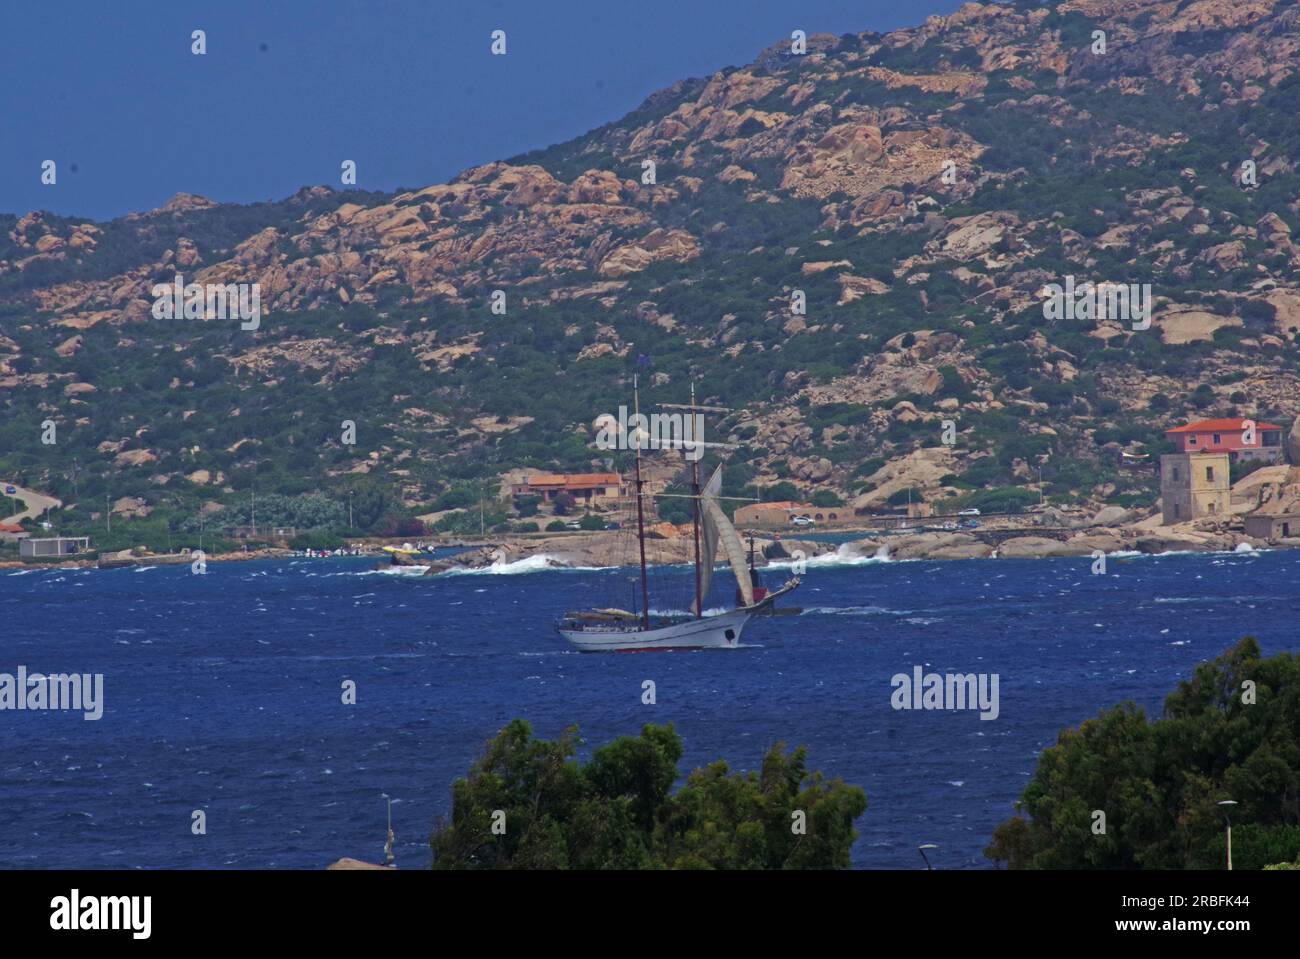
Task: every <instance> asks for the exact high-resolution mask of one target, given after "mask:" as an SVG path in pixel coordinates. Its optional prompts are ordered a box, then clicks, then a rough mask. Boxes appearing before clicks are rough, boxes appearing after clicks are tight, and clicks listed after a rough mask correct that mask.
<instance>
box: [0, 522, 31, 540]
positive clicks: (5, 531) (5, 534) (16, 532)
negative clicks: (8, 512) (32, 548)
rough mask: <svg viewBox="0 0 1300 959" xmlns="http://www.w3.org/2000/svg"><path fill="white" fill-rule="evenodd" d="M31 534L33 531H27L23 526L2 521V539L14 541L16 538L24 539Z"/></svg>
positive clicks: (0, 531)
mask: <svg viewBox="0 0 1300 959" xmlns="http://www.w3.org/2000/svg"><path fill="white" fill-rule="evenodd" d="M31 535H32V534H31V533H29V532H27V530H25V529H23V528H22V527H21V526H15V525H14V524H13V523H0V540H8V541H10V542H12V541H14V540H20V539H24V538H25V537H28V536H31Z"/></svg>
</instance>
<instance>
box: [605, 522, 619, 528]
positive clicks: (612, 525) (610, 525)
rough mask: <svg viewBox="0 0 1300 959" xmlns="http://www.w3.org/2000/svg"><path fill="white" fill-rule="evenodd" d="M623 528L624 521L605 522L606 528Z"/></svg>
mask: <svg viewBox="0 0 1300 959" xmlns="http://www.w3.org/2000/svg"><path fill="white" fill-rule="evenodd" d="M622 528H623V524H622V523H606V524H605V529H622Z"/></svg>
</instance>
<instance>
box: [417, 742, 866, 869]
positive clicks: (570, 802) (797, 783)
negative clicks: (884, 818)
mask: <svg viewBox="0 0 1300 959" xmlns="http://www.w3.org/2000/svg"><path fill="white" fill-rule="evenodd" d="M577 745H578V739H577V730H576V728H570V729H568V730H566V731H565V732H564V733H563V734H562V735H561V736H560V737H559V738H558V739H556V740H554V741H546V740H541V739H535V738H534V737H533V734H532V727H531V726H530V725H529V724H528V723H527V722H525V721H524V720H521V719H516V720H514V721H512V722H511V723H510V724H509V725H507V726H506V727H505V728H504V729H503V730H501V732H500V733H499V734H498V735H497V736H496V738H495V739H493V740H492V741H491V742H490V743H488V746H487V751H486V753H485V754H484V756H483V758H482V759H480V760H479V761H478V762H476V763H475V764H474V767H473V768H472V769H471V770H470V774H469V776H468V777H467V778H465V779H459V780H457V781H456V783H455V784H454V785H453V787H452V813H451V821H450V822H444V823H440V824H439V826H438V828H437V829H436V830H435V831H434V833H433V837H432V839H431V843H430V844H431V847H432V850H433V866H434V868H435V869H843V868H847V867H848V865H849V849H850V848H851V847H852V845H853V842H854V840H855V839H856V838H857V835H858V834H857V831H856V830H855V829H854V828H853V822H854V820H855V819H857V818H858V817H859V816H861V815H862V814H863V813H864V812H865V811H866V808H867V797H866V794H865V793H864V792H863V791H862V789H860V788H859V787H857V786H849V785H846V784H845V783H844V782H842V781H841V780H838V779H835V780H827V779H826V778H825V777H824V776H823V775H822V774H821V773H820V772H812V773H810V772H809V771H808V769H807V766H806V764H805V760H806V756H805V750H804V749H803V748H799V749H796V750H794V751H793V752H790V753H786V751H785V748H784V745H783V744H781V743H778V744H776V745H774V746H773V747H772V748H771V750H769V751H768V753H767V755H766V756H765V757H764V759H763V765H762V769H761V770H760V771H759V772H758V773H753V772H746V773H733V772H731V770H730V769H729V767H728V766H727V764H726V763H725V762H722V761H718V762H715V763H712V764H711V765H709V766H708V767H706V768H704V769H697V770H695V771H694V772H692V773H691V774H690V776H689V777H687V780H686V782H685V784H684V785H683V786H682V787H681V788H680V789H679V790H678V791H677V792H676V793H673V792H672V787H673V783H675V782H676V781H677V777H678V771H677V763H678V761H679V760H680V759H681V757H682V754H683V749H682V740H681V737H680V736H678V735H677V732H676V730H675V729H674V728H673V726H672V725H671V724H669V725H667V726H655V725H646V726H644V727H642V729H641V733H640V735H639V736H636V737H632V736H622V737H619V738H618V739H616V740H614V741H613V742H612V743H609V744H608V745H606V746H602V747H600V748H598V749H596V750H595V751H594V752H593V754H592V757H591V760H590V761H589V762H588V763H586V764H585V765H583V764H581V763H579V762H578V761H576V760H575V759H574V756H575V754H576V751H577ZM502 814H504V819H502V818H501V815H502ZM494 820H495V821H496V822H497V823H503V824H504V826H503V827H502V826H498V828H497V830H496V831H494V830H493V823H494Z"/></svg>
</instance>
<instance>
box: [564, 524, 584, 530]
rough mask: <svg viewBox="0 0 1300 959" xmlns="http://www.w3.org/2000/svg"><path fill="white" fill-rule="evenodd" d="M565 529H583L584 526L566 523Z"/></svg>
mask: <svg viewBox="0 0 1300 959" xmlns="http://www.w3.org/2000/svg"><path fill="white" fill-rule="evenodd" d="M564 528H565V529H582V524H581V523H565V524H564Z"/></svg>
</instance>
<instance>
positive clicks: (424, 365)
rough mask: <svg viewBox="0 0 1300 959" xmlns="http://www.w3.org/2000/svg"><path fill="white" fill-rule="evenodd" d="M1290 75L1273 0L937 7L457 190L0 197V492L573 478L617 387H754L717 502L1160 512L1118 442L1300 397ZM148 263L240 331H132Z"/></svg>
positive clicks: (1297, 139) (771, 53)
mask: <svg viewBox="0 0 1300 959" xmlns="http://www.w3.org/2000/svg"><path fill="white" fill-rule="evenodd" d="M1297 63H1300V6H1297V5H1296V3H1295V2H1293V0H1287V2H1273V0H1181V2H1180V0H1071V2H1064V3H1058V4H1047V5H1040V4H1038V3H1026V2H1018V3H1012V4H967V5H966V6H964V7H962V8H961V9H960V10H959V11H958V12H956V13H955V14H953V15H952V16H948V17H931V18H930V19H928V20H927V21H926V22H925V23H924V24H922V25H920V26H917V27H914V28H911V29H906V30H901V31H898V32H895V33H891V34H887V35H880V34H874V33H863V34H848V35H845V36H841V37H834V36H812V37H809V38H808V41H807V50H806V52H805V53H802V54H800V53H795V52H792V50H791V43H790V41H789V40H785V41H782V42H781V43H778V44H776V45H774V46H773V47H771V48H770V49H768V50H766V51H764V52H762V53H761V54H760V55H759V56H758V57H757V59H755V61H754V62H753V63H751V64H750V65H748V66H744V67H739V68H734V69H727V70H723V71H721V72H719V73H717V74H715V75H713V76H711V77H708V78H704V79H691V80H683V81H682V82H680V83H678V84H676V85H674V86H673V87H671V88H669V89H667V90H663V91H661V92H659V93H656V94H654V95H652V96H650V97H649V98H648V99H647V100H646V101H645V103H644V104H643V105H642V106H641V107H640V108H639V109H637V110H636V111H634V112H633V113H631V114H629V115H628V116H626V117H624V118H622V119H621V120H619V121H618V122H616V123H612V124H609V125H608V126H605V127H602V128H600V129H598V130H594V131H592V132H591V133H589V134H587V135H585V136H582V137H580V138H578V139H576V140H573V141H571V142H568V143H564V144H560V145H557V146H553V147H550V148H548V149H545V150H539V151H536V152H534V153H530V154H527V155H524V156H520V157H515V158H513V159H511V160H508V161H505V162H500V163H491V164H488V165H486V166H482V167H477V168H475V169H471V170H468V171H466V172H465V173H463V174H462V175H461V176H459V177H457V178H456V179H455V180H454V181H453V182H451V183H448V184H436V185H432V186H427V187H423V188H420V189H412V190H406V191H402V192H399V193H397V194H393V195H389V194H373V193H360V192H355V191H353V192H340V191H335V190H331V189H326V188H323V187H312V188H308V189H304V190H302V191H301V192H299V193H298V194H296V195H295V196H293V197H291V198H289V199H287V200H285V201H283V202H279V203H271V204H259V205H252V206H236V205H227V204H216V203H213V202H210V201H208V200H205V199H203V198H201V197H196V196H188V195H182V196H178V197H176V198H174V199H173V200H172V201H171V202H170V203H168V204H167V205H166V206H165V207H163V208H161V209H159V210H154V211H151V212H148V213H143V214H137V215H132V216H128V217H125V218H123V219H119V220H114V221H112V222H109V223H90V222H82V221H78V220H77V219H75V218H67V217H59V216H53V215H50V214H44V213H40V212H34V213H27V214H25V215H11V216H0V404H3V408H4V416H3V417H2V418H0V474H5V475H15V476H21V477H22V478H23V479H24V480H25V481H26V482H27V484H28V485H32V486H41V487H42V488H48V489H49V490H50V491H52V492H54V493H56V494H57V495H60V496H61V497H63V498H64V499H65V500H72V499H74V498H76V497H77V496H80V497H81V498H85V497H87V496H96V497H98V498H99V501H100V502H102V494H103V493H104V492H111V493H113V494H114V495H122V494H126V493H130V494H132V495H139V496H143V497H144V498H146V499H150V498H152V499H160V498H165V497H167V496H173V497H178V498H181V499H190V498H196V497H206V498H221V497H223V496H226V497H229V496H231V495H233V494H234V493H236V492H238V491H242V490H245V489H248V488H250V487H254V486H255V487H256V488H257V489H258V490H259V491H264V490H265V491H268V492H280V493H288V494H294V493H300V492H304V491H308V490H315V489H325V490H332V491H338V490H341V489H342V488H343V487H344V486H345V485H354V484H355V483H356V482H358V480H357V476H358V474H366V476H367V480H366V482H370V483H373V484H376V485H380V486H384V487H385V488H388V489H391V490H392V491H393V493H394V495H395V496H397V497H400V499H401V500H402V501H404V502H405V503H406V504H407V505H408V506H410V507H412V508H417V507H421V506H423V507H428V506H430V505H436V502H437V501H438V499H439V497H440V496H443V497H444V498H445V494H446V493H447V492H448V491H449V490H452V491H454V490H455V489H456V488H457V487H458V486H460V485H462V484H465V483H467V482H470V481H475V480H479V479H481V478H483V477H489V476H496V475H501V474H503V473H505V471H507V470H509V469H512V468H519V467H528V466H544V467H550V468H557V469H566V468H567V469H582V468H587V467H588V466H589V465H590V464H591V462H592V461H593V459H599V457H601V456H603V455H605V454H601V453H599V451H597V450H595V449H594V448H593V447H592V445H591V436H592V434H591V430H590V424H591V422H592V420H594V419H595V418H596V416H597V415H599V414H600V413H603V412H613V411H615V410H616V408H617V406H618V404H619V403H620V402H626V400H627V396H628V393H629V387H630V378H631V374H632V373H634V372H638V371H639V372H641V373H642V375H643V380H644V381H645V382H646V384H647V386H648V389H647V393H646V397H645V399H646V400H647V401H648V402H682V401H684V400H685V399H686V397H687V395H688V390H689V384H690V382H691V381H692V380H694V381H695V382H696V383H697V388H698V390H699V394H700V395H701V396H702V397H703V398H705V399H707V400H708V401H710V402H715V403H719V404H722V405H727V406H732V407H737V408H741V407H743V408H744V409H745V411H746V412H744V413H738V414H736V415H733V416H732V417H730V418H728V419H727V420H726V421H725V422H724V423H723V424H722V425H721V429H722V430H723V432H725V433H727V434H728V435H729V436H730V438H731V439H733V440H735V441H743V442H744V443H745V444H746V446H747V450H748V451H750V452H752V455H750V452H747V453H746V455H745V456H743V457H741V458H740V459H741V460H742V462H740V463H738V464H737V467H736V468H735V469H734V470H732V471H731V473H730V474H729V484H730V485H731V486H732V487H733V488H735V487H738V486H740V485H742V484H745V483H754V484H757V485H759V486H774V485H775V484H777V483H779V482H782V481H788V482H791V483H793V484H795V486H796V487H799V488H800V492H802V493H807V492H811V491H812V490H814V489H822V490H829V491H832V492H834V493H835V494H836V495H838V496H840V497H842V498H843V499H845V500H851V501H853V503H854V504H855V505H856V506H857V507H858V508H859V509H867V508H871V507H873V506H878V505H880V504H882V503H883V502H885V501H887V500H888V499H889V498H890V497H891V496H892V497H897V496H899V495H906V494H907V490H908V489H912V490H914V491H915V495H918V496H919V495H924V496H927V497H930V498H935V497H939V496H953V495H960V496H964V497H966V498H967V499H968V500H969V498H970V497H971V496H972V495H979V492H980V491H989V490H992V491H997V492H996V493H994V494H991V495H992V496H993V500H987V499H986V501H989V502H992V501H994V500H997V501H1000V502H1005V503H1013V504H1014V503H1016V502H1020V501H1023V500H1026V499H1032V501H1034V502H1036V501H1037V500H1038V495H1037V492H1036V488H1037V483H1038V478H1039V472H1038V471H1039V469H1040V468H1041V470H1042V478H1043V482H1044V483H1045V485H1046V492H1047V495H1048V496H1049V497H1051V498H1052V499H1054V500H1055V501H1057V502H1061V503H1064V502H1070V501H1081V500H1087V501H1090V502H1092V503H1094V504H1095V503H1100V502H1110V503H1118V504H1120V505H1129V504H1132V503H1141V502H1149V501H1150V500H1152V499H1153V498H1154V493H1153V492H1152V490H1153V486H1152V480H1151V478H1150V477H1146V476H1142V475H1141V474H1138V475H1134V474H1132V473H1129V472H1125V471H1123V470H1121V468H1120V466H1119V453H1120V451H1121V450H1129V451H1135V452H1158V451H1159V449H1160V448H1161V445H1162V442H1163V438H1162V431H1163V430H1164V428H1166V427H1167V426H1169V425H1172V424H1176V423H1179V422H1183V421H1185V420H1186V419H1188V418H1203V417H1208V416H1214V415H1217V416H1227V415H1243V416H1252V417H1256V418H1259V419H1272V420H1275V421H1276V420H1280V421H1282V422H1284V423H1286V424H1289V423H1290V422H1291V420H1292V419H1293V418H1295V416H1296V415H1297V413H1298V412H1300V388H1298V386H1300V362H1298V361H1297V351H1296V343H1295V340H1296V335H1297V330H1298V329H1300V280H1297V276H1296V267H1297V265H1298V264H1300V254H1298V253H1297V250H1296V248H1295V246H1294V245H1293V240H1292V226H1293V225H1300V222H1298V221H1300V175H1297V173H1296V162H1297V157H1300V124H1297V122H1296V117H1297V115H1300V78H1297V76H1296V65H1297ZM647 161H650V162H651V163H653V177H651V176H650V170H649V164H648V163H647ZM1248 161H1249V162H1248ZM650 180H653V182H649V181H650ZM178 273H179V274H181V275H183V277H184V280H185V282H198V283H205V284H230V283H257V284H260V290H261V302H262V308H263V310H264V315H263V316H262V318H261V324H260V327H259V328H258V329H257V330H254V331H244V330H241V329H240V326H239V323H238V321H237V320H223V319H215V318H209V319H203V318H192V319H183V318H177V319H156V318H155V317H154V314H153V310H152V308H153V305H154V297H153V295H152V293H151V290H152V288H153V286H154V284H156V283H167V284H170V283H172V282H173V280H174V278H175V277H176V275H177V274H178ZM1067 276H1073V277H1075V279H1076V281H1077V282H1079V283H1083V282H1093V283H1118V284H1150V285H1151V290H1152V296H1153V301H1152V302H1153V309H1152V313H1153V317H1152V321H1151V324H1150V328H1149V329H1136V330H1135V329H1134V328H1133V326H1134V325H1135V324H1134V323H1131V322H1128V321H1127V320H1124V319H1096V318H1091V317H1089V318H1058V319H1048V318H1045V311H1044V292H1043V291H1044V287H1045V286H1046V285H1047V284H1051V283H1064V282H1065V277H1067ZM496 291H500V295H499V296H495V297H494V293H495V292H496ZM800 302H802V303H804V304H806V306H805V307H803V308H802V309H801V308H800ZM494 303H495V304H496V305H497V309H496V310H494ZM502 306H504V312H501V311H500V310H501V307H502ZM1137 325H1139V326H1140V324H1137ZM345 420H348V421H352V422H353V423H355V424H356V443H355V445H349V444H347V443H344V442H342V436H343V426H342V424H343V421H345ZM944 420H952V421H954V423H955V427H956V430H957V436H956V442H955V443H953V444H951V445H945V444H944V443H943V442H942V441H941V432H942V425H941V424H942V421H944ZM46 421H53V422H54V423H55V424H56V428H57V439H56V442H54V443H53V444H45V443H42V442H41V438H42V431H43V428H42V423H43V422H46ZM715 438H721V437H715ZM1027 485H1033V486H1034V488H1035V492H1034V493H1032V494H1031V493H1029V492H1028V491H1027V490H1020V491H1019V492H1017V490H1016V488H1017V487H1024V486H1027ZM787 489H788V488H787ZM1008 491H1009V492H1008ZM999 497H1000V500H999Z"/></svg>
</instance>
